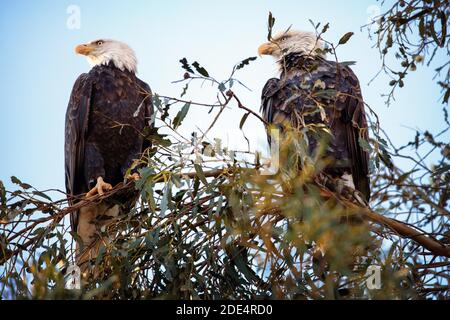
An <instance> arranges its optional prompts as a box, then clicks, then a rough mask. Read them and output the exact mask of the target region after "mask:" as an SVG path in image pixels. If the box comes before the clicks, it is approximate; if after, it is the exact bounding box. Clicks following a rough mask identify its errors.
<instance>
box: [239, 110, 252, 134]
mask: <svg viewBox="0 0 450 320" xmlns="http://www.w3.org/2000/svg"><path fill="white" fill-rule="evenodd" d="M249 115H250V112H247V113H246V114H244V115H243V116H242V118H241V122H240V123H239V129H241V130H242V127H243V126H244V123H245V121H246V120H247V118H248V116H249Z"/></svg>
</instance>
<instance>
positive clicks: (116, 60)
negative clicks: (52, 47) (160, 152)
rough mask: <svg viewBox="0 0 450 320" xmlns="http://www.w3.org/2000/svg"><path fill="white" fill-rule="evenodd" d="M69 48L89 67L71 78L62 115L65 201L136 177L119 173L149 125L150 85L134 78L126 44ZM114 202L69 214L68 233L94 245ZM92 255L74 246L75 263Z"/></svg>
mask: <svg viewBox="0 0 450 320" xmlns="http://www.w3.org/2000/svg"><path fill="white" fill-rule="evenodd" d="M75 52H76V53H78V54H81V55H84V56H86V57H87V59H88V61H89V63H90V64H91V65H92V69H91V70H90V71H89V73H84V74H82V75H80V76H79V77H78V79H77V80H76V82H75V85H74V87H73V89H72V94H71V97H70V101H69V105H68V107H67V113H66V127H65V172H66V174H65V177H66V189H67V193H68V195H69V200H70V203H71V204H73V203H75V202H77V201H79V200H80V195H83V194H85V193H86V197H91V196H93V195H95V194H97V193H98V194H100V195H101V194H103V193H104V192H105V191H107V190H110V189H111V188H112V187H113V186H114V185H116V184H118V183H120V182H123V181H124V180H125V179H126V178H128V179H131V178H133V179H137V178H138V174H137V172H136V171H135V172H133V173H132V175H130V176H128V177H125V175H126V172H127V170H128V169H129V168H130V166H131V165H132V164H133V162H134V161H135V160H136V159H140V158H141V156H142V152H143V151H144V150H145V149H146V148H147V147H149V143H148V141H147V139H144V138H143V135H142V132H143V130H144V129H145V128H146V127H151V126H152V125H153V124H152V121H151V118H152V115H153V105H152V100H151V92H150V87H149V86H148V84H146V83H145V82H143V81H142V80H140V79H138V78H137V77H136V70H137V69H136V65H137V60H136V56H135V53H134V52H133V50H132V49H131V48H130V47H129V46H128V45H126V44H124V43H122V42H119V41H115V40H107V39H104V40H96V41H93V42H90V43H87V44H82V45H79V46H77V47H76V48H75ZM121 200H123V199H121ZM117 202H118V201H117V199H115V201H112V200H111V201H106V200H105V201H102V202H100V203H95V204H92V205H88V206H84V207H82V208H81V209H79V210H77V212H73V213H72V215H71V226H72V231H74V232H76V233H77V234H78V236H79V237H80V238H81V240H82V243H83V245H84V246H87V247H89V246H91V247H92V246H94V247H95V245H93V244H94V242H95V240H97V239H100V238H101V237H100V236H99V235H100V229H101V226H103V225H105V223H106V221H107V220H108V219H107V218H113V217H117V216H118V215H119V214H121V212H122V211H121V210H122V209H123V207H121V206H120V205H119V204H117ZM119 202H120V201H119ZM97 242H98V241H97ZM96 248H97V249H98V245H97V246H96ZM85 252H88V254H85ZM95 254H96V249H95V248H94V249H92V248H91V250H90V251H89V250H84V253H83V254H82V253H81V252H79V250H78V249H77V263H78V265H80V264H84V263H85V262H86V261H87V260H88V259H90V258H92V256H93V255H95Z"/></svg>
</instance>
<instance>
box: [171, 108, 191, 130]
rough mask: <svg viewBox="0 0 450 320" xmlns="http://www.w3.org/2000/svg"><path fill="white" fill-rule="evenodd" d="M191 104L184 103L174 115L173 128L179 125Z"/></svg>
mask: <svg viewBox="0 0 450 320" xmlns="http://www.w3.org/2000/svg"><path fill="white" fill-rule="evenodd" d="M190 106H191V104H190V103H186V104H185V105H184V106H183V108H181V110H180V112H178V114H177V115H176V116H175V119H174V120H173V128H174V129H176V128H178V127H179V126H180V125H181V122H182V121H183V120H184V118H185V117H186V115H187V113H188V111H189V107H190Z"/></svg>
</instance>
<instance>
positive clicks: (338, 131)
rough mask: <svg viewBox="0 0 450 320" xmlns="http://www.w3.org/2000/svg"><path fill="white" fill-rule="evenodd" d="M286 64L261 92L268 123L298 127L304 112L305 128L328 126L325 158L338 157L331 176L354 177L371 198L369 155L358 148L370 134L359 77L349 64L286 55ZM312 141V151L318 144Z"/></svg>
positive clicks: (358, 187)
mask: <svg viewBox="0 0 450 320" xmlns="http://www.w3.org/2000/svg"><path fill="white" fill-rule="evenodd" d="M282 62H283V66H284V67H283V70H282V74H281V76H280V79H276V78H273V79H270V80H269V81H268V82H267V83H266V85H265V87H264V89H263V92H262V106H261V111H262V113H263V117H264V119H265V120H266V121H267V122H269V123H273V124H280V125H281V124H282V123H281V122H282V121H283V120H287V121H289V122H290V123H291V124H293V125H294V126H297V125H298V122H299V119H298V116H299V114H300V115H301V117H302V119H301V121H304V124H312V123H313V124H325V125H326V126H327V127H328V128H329V129H330V131H331V133H332V135H333V137H332V139H331V142H330V144H329V148H328V150H327V155H328V156H330V157H332V158H333V159H334V162H333V165H331V166H330V167H329V168H328V169H327V172H328V173H330V174H332V175H334V176H341V175H342V174H344V173H345V172H347V173H350V174H352V176H353V182H354V184H355V188H356V189H357V190H359V191H360V192H361V193H362V194H363V195H364V196H365V198H366V200H369V197H370V184H369V177H368V174H369V170H368V161H369V154H368V153H367V152H366V151H364V150H363V149H362V148H361V146H360V144H359V138H360V137H361V138H363V139H365V140H367V139H368V130H367V121H366V116H365V111H364V102H363V99H362V95H361V89H360V85H359V81H358V79H357V78H356V76H355V74H354V73H353V71H352V70H351V69H350V68H349V67H348V66H344V65H341V64H339V63H336V62H332V61H327V60H324V59H323V58H320V57H311V56H305V55H303V54H297V53H292V54H289V55H287V56H285V57H284V59H283V61H282ZM319 105H320V106H321V107H322V108H323V111H324V112H322V113H321V112H320V108H319V107H318V106H319ZM324 116H325V117H324ZM309 138H310V139H309V147H310V149H311V150H314V149H315V148H316V146H317V140H316V139H314V138H313V137H309ZM269 139H270V137H269Z"/></svg>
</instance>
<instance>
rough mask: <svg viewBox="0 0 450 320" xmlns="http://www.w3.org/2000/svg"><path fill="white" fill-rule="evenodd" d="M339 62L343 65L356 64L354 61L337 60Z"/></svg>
mask: <svg viewBox="0 0 450 320" xmlns="http://www.w3.org/2000/svg"><path fill="white" fill-rule="evenodd" d="M339 64H341V65H343V66H353V65H355V64H356V61H343V62H339Z"/></svg>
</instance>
